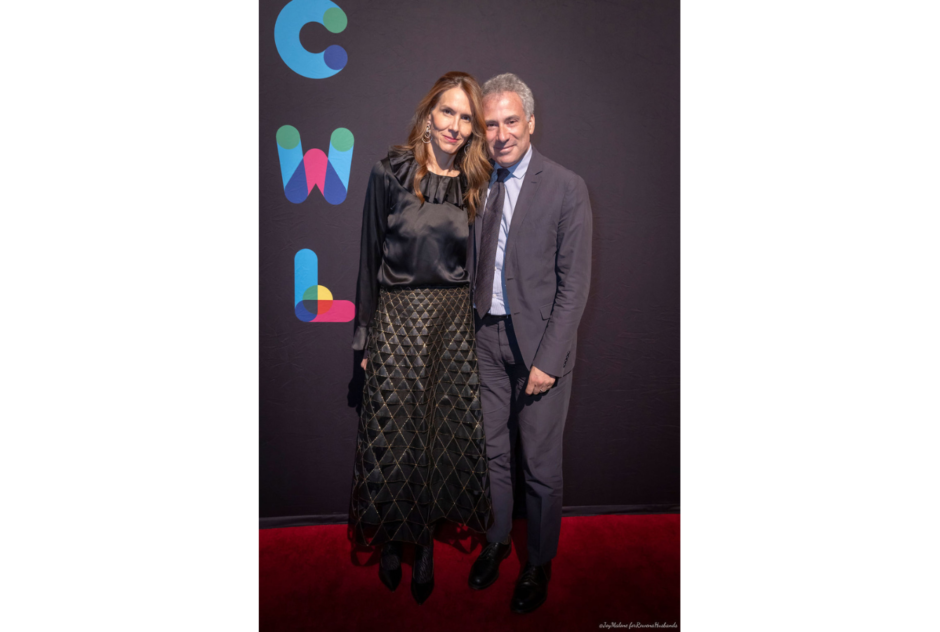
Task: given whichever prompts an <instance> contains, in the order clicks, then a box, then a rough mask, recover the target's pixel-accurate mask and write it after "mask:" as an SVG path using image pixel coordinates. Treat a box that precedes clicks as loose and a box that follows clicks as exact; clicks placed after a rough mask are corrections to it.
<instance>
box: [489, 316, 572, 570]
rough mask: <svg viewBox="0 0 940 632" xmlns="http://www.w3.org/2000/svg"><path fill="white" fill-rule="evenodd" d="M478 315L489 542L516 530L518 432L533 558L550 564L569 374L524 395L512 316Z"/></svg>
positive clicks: (557, 523) (557, 529) (557, 522)
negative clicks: (513, 416)
mask: <svg viewBox="0 0 940 632" xmlns="http://www.w3.org/2000/svg"><path fill="white" fill-rule="evenodd" d="M475 318H476V332H477V340H476V342H477V361H478V366H479V369H480V402H481V405H482V406H483V427H484V430H485V431H486V458H487V462H488V464H489V475H490V493H491V495H492V500H493V512H494V514H495V516H494V517H495V520H494V522H493V526H492V527H490V529H489V530H488V531H487V532H486V539H487V540H488V541H489V542H505V541H506V539H507V538H508V537H509V532H510V529H511V528H512V504H513V503H512V501H513V498H512V488H513V485H512V471H511V464H510V461H511V460H510V456H511V455H512V453H513V449H514V447H515V443H516V439H517V437H518V438H520V439H521V441H522V453H523V455H524V467H523V470H524V472H525V489H526V513H527V516H528V553H529V562H531V563H532V564H536V565H540V564H545V563H546V562H548V561H550V560H551V559H552V558H554V557H555V554H556V552H557V550H558V536H559V534H560V533H561V507H562V502H561V501H562V498H561V495H562V470H561V457H562V435H563V434H564V430H565V418H566V417H567V416H568V402H569V401H570V399H571V373H568V375H565V376H563V377H561V378H559V379H558V380H557V381H556V382H555V385H554V386H552V388H551V389H549V391H548V392H547V393H544V394H542V395H526V394H525V387H526V382H527V381H528V378H529V369H528V368H526V366H525V363H524V362H523V360H522V354H521V353H520V351H519V346H518V344H517V343H516V335H515V332H514V331H513V326H512V320H511V319H509V318H505V319H495V318H492V317H490V316H487V317H486V318H484V319H483V320H481V319H480V318H479V317H478V316H477V317H475ZM512 412H517V413H518V426H516V425H515V423H514V424H512V425H513V426H514V427H510V424H509V420H510V414H511V413H512Z"/></svg>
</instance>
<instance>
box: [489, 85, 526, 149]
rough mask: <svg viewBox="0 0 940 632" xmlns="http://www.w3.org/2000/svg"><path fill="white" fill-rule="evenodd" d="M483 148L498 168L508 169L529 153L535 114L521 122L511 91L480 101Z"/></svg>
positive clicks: (520, 110)
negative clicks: (485, 146)
mask: <svg viewBox="0 0 940 632" xmlns="http://www.w3.org/2000/svg"><path fill="white" fill-rule="evenodd" d="M483 118H485V119H486V145H487V147H488V148H489V150H490V157H491V158H492V159H493V160H495V161H496V164H498V165H499V166H500V167H511V166H512V165H514V164H516V163H517V162H519V160H521V159H522V157H523V156H525V153H526V152H527V151H529V145H530V144H531V142H532V141H531V135H532V132H534V131H535V115H534V114H533V115H532V116H530V117H529V120H528V121H526V120H525V109H524V108H523V107H522V99H520V98H519V95H518V94H516V93H515V92H501V93H499V94H491V95H489V96H487V97H486V98H485V99H484V100H483Z"/></svg>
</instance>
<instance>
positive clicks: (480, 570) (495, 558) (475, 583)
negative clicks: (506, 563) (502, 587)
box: [469, 541, 512, 590]
mask: <svg viewBox="0 0 940 632" xmlns="http://www.w3.org/2000/svg"><path fill="white" fill-rule="evenodd" d="M510 551H512V542H511V541H510V543H509V544H500V543H499V542H490V543H488V544H487V545H486V546H485V547H483V551H481V552H480V557H478V558H477V559H476V561H475V562H474V563H473V568H471V569H470V581H469V584H470V588H473V589H474V590H483V589H484V588H487V587H488V586H492V585H493V582H495V581H496V579H497V578H498V577H499V563H500V562H502V561H503V560H504V559H506V558H507V557H509V552H510Z"/></svg>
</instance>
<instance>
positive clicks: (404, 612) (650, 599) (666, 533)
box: [260, 514, 679, 632]
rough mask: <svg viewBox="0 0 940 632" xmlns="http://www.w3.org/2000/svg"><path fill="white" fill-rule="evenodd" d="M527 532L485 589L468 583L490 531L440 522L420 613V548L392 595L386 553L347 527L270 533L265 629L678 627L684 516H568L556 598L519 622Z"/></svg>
mask: <svg viewBox="0 0 940 632" xmlns="http://www.w3.org/2000/svg"><path fill="white" fill-rule="evenodd" d="M525 532H526V531H525V521H516V523H515V524H514V526H513V552H512V553H511V554H510V556H509V557H508V558H507V559H506V560H504V561H503V563H502V565H501V566H500V574H499V579H498V580H497V581H496V583H495V584H493V585H492V586H490V587H489V588H487V589H485V590H481V591H475V590H471V589H470V588H469V587H468V586H467V576H468V575H469V573H470V566H471V565H472V564H473V561H474V560H475V559H476V556H477V555H478V554H479V552H480V548H481V546H482V542H483V539H482V536H479V535H477V534H471V533H470V532H467V531H465V530H458V529H457V528H456V527H455V526H454V525H452V524H448V525H446V526H444V527H442V528H441V529H440V531H439V532H438V535H437V538H436V541H435V544H434V580H435V587H434V592H433V593H432V594H431V596H430V597H429V598H428V600H427V601H426V602H425V603H424V604H423V605H421V606H419V605H418V604H416V603H415V602H414V599H413V598H412V596H411V590H410V582H411V564H412V559H413V548H412V547H411V546H410V545H406V546H405V559H404V562H403V569H402V580H401V584H400V585H399V586H398V589H397V590H396V591H395V592H390V591H389V590H388V589H387V588H386V587H385V586H383V585H382V583H381V582H380V581H379V578H378V565H377V564H378V553H373V551H372V550H371V549H366V548H355V547H353V545H352V544H351V543H350V542H349V540H348V539H347V537H346V525H329V526H319V527H291V528H286V529H263V530H261V546H260V553H261V559H260V611H261V612H260V619H261V621H260V629H261V630H262V631H263V632H274V631H277V632H279V631H281V630H330V631H331V630H373V631H376V632H378V631H382V632H398V631H399V630H402V631H404V630H408V631H409V632H411V631H413V630H421V631H432V630H447V631H448V632H461V631H462V630H472V631H473V632H482V631H483V630H487V631H489V630H532V631H544V630H597V629H599V627H600V626H601V625H602V624H603V623H605V622H606V623H613V624H617V623H619V624H622V626H623V628H627V629H629V628H628V625H629V623H634V624H636V623H640V624H644V625H649V626H650V627H649V628H640V629H656V628H654V627H653V626H652V624H654V623H659V624H660V625H663V624H678V623H679V516H678V515H676V514H660V515H619V516H587V517H570V518H564V519H563V522H562V528H561V541H560V543H559V546H558V551H559V553H558V557H556V558H555V559H554V561H553V562H552V580H551V582H550V583H549V585H548V601H546V602H545V604H543V605H542V607H540V608H539V609H538V610H536V611H535V612H533V613H531V614H527V615H518V614H515V613H513V612H511V611H510V610H509V601H510V599H511V598H512V591H513V587H514V586H515V580H516V578H517V577H518V575H519V572H520V569H521V567H522V564H523V563H524V561H520V557H522V558H523V560H524V557H525V555H526V553H525V550H526V537H525ZM601 629H603V628H601ZM610 629H617V628H615V627H611V628H610ZM635 629H636V628H635ZM659 629H662V628H659ZM667 629H678V628H672V627H671V625H670V627H669V628H667Z"/></svg>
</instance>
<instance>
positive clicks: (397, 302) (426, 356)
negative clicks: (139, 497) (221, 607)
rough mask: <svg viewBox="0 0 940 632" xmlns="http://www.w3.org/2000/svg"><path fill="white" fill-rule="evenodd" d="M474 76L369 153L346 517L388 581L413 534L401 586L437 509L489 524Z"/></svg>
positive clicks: (423, 590) (481, 183) (483, 176)
mask: <svg viewBox="0 0 940 632" xmlns="http://www.w3.org/2000/svg"><path fill="white" fill-rule="evenodd" d="M482 107H483V106H482V98H481V91H480V86H479V85H478V84H477V82H476V80H474V79H473V77H471V76H470V75H468V74H466V73H463V72H449V73H447V74H446V75H444V76H443V77H441V78H440V79H438V80H437V82H436V83H435V84H434V86H433V87H432V88H431V91H430V92H428V94H427V95H426V96H425V97H424V99H422V100H421V102H420V103H419V104H418V107H417V109H416V110H415V115H414V118H413V120H412V127H411V133H410V134H409V136H408V142H407V143H406V144H405V145H399V146H396V147H393V148H392V149H391V150H390V151H389V153H388V156H387V157H385V158H383V159H382V160H380V161H379V162H378V163H376V165H375V167H373V169H372V174H371V176H370V179H369V187H368V190H367V191H366V201H365V209H364V211H363V219H362V244H361V251H360V263H359V282H358V290H357V297H356V302H357V307H356V317H357V321H356V322H357V327H356V333H355V337H354V340H353V349H358V350H365V354H364V358H363V360H362V367H363V369H365V373H366V380H365V387H364V389H363V404H362V415H361V418H360V421H359V434H358V439H357V446H356V464H355V474H354V477H353V492H352V503H351V512H350V513H351V517H350V525H351V529H352V531H353V533H354V534H355V538H356V540H357V541H358V542H359V543H360V544H364V545H376V546H377V545H382V555H381V560H380V563H379V578H380V579H381V580H382V582H383V583H384V584H385V585H386V586H387V587H388V588H389V589H390V590H395V588H396V587H397V586H398V583H399V581H400V580H401V558H402V552H403V546H402V545H403V543H412V544H414V545H415V562H414V568H413V572H412V578H411V592H412V595H414V598H415V600H416V601H417V602H418V603H419V604H420V603H424V601H425V600H426V599H427V598H428V596H429V595H430V594H431V591H432V590H433V588H434V565H433V552H434V548H433V547H434V530H435V526H436V524H437V523H438V522H439V521H440V520H441V519H447V520H452V521H454V522H458V523H460V524H464V525H466V526H467V527H469V528H471V529H473V530H476V531H479V532H484V531H485V530H486V528H487V527H488V526H489V523H490V522H491V505H490V496H489V477H488V473H487V466H486V451H485V438H484V434H483V423H482V419H481V416H480V415H481V413H480V400H479V376H478V373H477V360H476V349H475V343H474V325H473V315H472V314H473V313H472V306H471V303H470V287H469V276H468V271H467V269H466V261H467V246H468V235H469V227H470V224H472V223H473V219H474V217H475V215H476V213H477V211H478V210H479V209H480V208H481V206H482V202H483V195H484V192H485V188H486V186H487V184H488V182H489V177H490V173H491V171H492V168H491V167H490V164H489V161H488V160H487V154H486V142H485V141H486V127H485V123H484V119H483V110H482Z"/></svg>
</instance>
